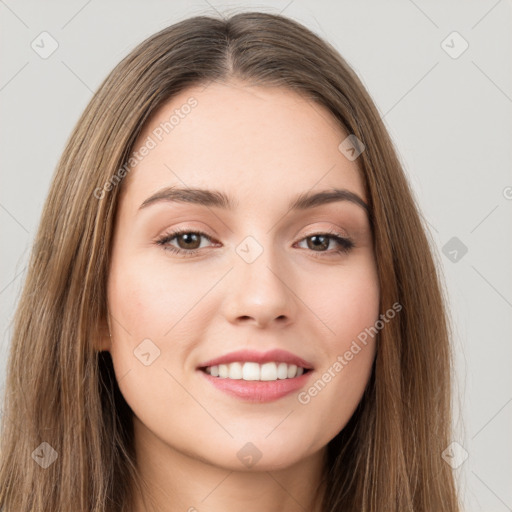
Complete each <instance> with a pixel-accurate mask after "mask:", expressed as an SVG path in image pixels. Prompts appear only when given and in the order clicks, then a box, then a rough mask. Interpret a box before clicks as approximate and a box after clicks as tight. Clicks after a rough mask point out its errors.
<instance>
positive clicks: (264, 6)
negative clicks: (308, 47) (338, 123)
mask: <svg viewBox="0 0 512 512" xmlns="http://www.w3.org/2000/svg"><path fill="white" fill-rule="evenodd" d="M511 7H512V4H511V2H510V1H505V0H501V1H496V0H485V1H478V2H477V1H470V2H468V1H464V2H459V1H457V2H456V1H452V2H449V3H448V2H446V1H436V2H432V1H431V2H426V1H420V0H415V1H412V0H401V1H387V2H378V1H376V0H374V1H371V2H368V1H359V2H356V1H351V2H348V1H338V2H334V1H327V0H323V1H312V0H309V1H301V0H292V1H290V0H284V1H276V2H260V3H255V2H224V3H220V2H217V1H215V2H213V1H212V2H206V1H193V2H185V1H177V2H170V1H156V0H153V1H145V2H142V1H133V0H132V1H108V2H106V1H102V2H100V1H99V0H89V1H84V0H80V1H53V2H44V3H43V2H40V1H18V2H15V1H14V0H4V1H2V0H0V17H1V18H0V20H1V21H0V23H1V28H0V38H1V46H0V54H1V59H2V60H1V62H2V66H1V70H0V105H1V119H2V123H1V127H0V129H1V138H0V141H1V150H0V156H1V188H0V223H1V224H0V225H1V233H0V241H1V246H2V259H1V266H0V272H1V273H0V298H1V301H0V322H1V323H0V328H1V333H2V337H1V342H0V357H1V365H0V384H1V386H2V388H3V385H4V378H5V359H6V356H7V351H8V348H9V342H10V335H11V327H10V320H11V318H12V314H13V311H14V308H15V305H16V301H17V298H18V297H19V293H20V289H21V285H22V282H23V279H24V276H25V270H26V264H27V260H28V256H29V249H30V244H31V243H32V241H33V237H34V235H35V232H36V228H37V226H38V222H39V217H40V214H41V210H42V206H43V202H44V200H45V197H46V194H47V191H48V187H49V183H50V179H51V176H52V173H53V171H54V169H55V166H56V163H57V160H58V158H59V156H60V154H61V152H62V150H63V149H64V145H65V143H66V140H67V138H68V136H69V134H70V132H71V130H72V128H73V126H74V124H75V122H76V121H77V119H78V117H79V115H80V114H81V112H82V111H83V109H84V108H85V106H86V104H87V103H88V101H89V100H90V98H91V96H92V92H93V91H94V90H96V88H97V87H98V86H99V85H100V83H101V81H102V80H103V79H104V77H105V76H106V75H107V74H108V72H109V71H110V70H111V69H112V68H113V67H114V66H115V64H117V63H118V62H119V60H121V58H122V57H124V56H125V55H126V54H127V53H128V52H129V51H130V50H131V49H132V48H133V47H134V46H135V45H136V44H137V43H139V42H140V41H142V40H143V39H145V38H146V37H147V36H149V35H151V34H153V33H154V32H156V31H158V30H160V29H162V28H164V27H165V26H168V25H170V24H172V23H175V22H176V21H179V20H182V19H184V18H187V17H189V16H192V15H197V14H215V12H216V11H217V10H218V11H220V12H221V13H223V14H230V13H232V12H239V11H242V10H248V9H255V10H264V11H267V12H274V13H279V12H282V13H283V14H285V15H287V16H290V17H292V18H294V19H296V20H298V21H300V22H302V23H303V24H305V25H306V26H308V27H309V28H311V29H312V30H313V31H315V32H316V33H317V34H318V35H320V36H321V37H324V38H326V39H327V40H328V41H330V42H331V43H332V44H333V45H334V46H335V47H336V48H337V49H338V50H339V51H340V53H341V54H342V55H343V56H344V57H345V58H346V59H347V60H348V62H349V63H350V64H351V65H352V66H353V67H354V69H355V70H356V72H357V73H358V74H359V76H360V77H361V79H362V80H363V83H364V84H365V85H366V87H367V88H368V91H369V92H370V94H371V95H372V97H373V99H374V101H375V102H376V104H377V107H378V108H379V110H380V112H381V114H382V116H383V117H384V119H385V123H386V125H387V127H388V129H389V131H390V134H391V136H392V138H393V140H394V142H395V144H396V147H397V149H398V152H399V154H400V157H401V160H402V162H403V164H404V166H405V169H406V172H407V174H408V177H409V179H410V181H411V184H412V186H413V189H414V191H415V193H416V195H417V198H418V201H419V204H420V207H421V208H422V211H423V214H424V217H425V219H426V222H427V223H428V226H429V229H430V232H431V234H432V237H433V240H434V242H435V244H436V250H437V253H438V257H439V262H440V265H441V266H442V271H443V272H444V274H445V276H446V284H447V289H448V293H449V296H450V302H451V308H452V318H453V322H454V326H455V338H454V346H455V351H456V370H457V386H456V390H455V391H456V394H455V399H454V400H455V407H456V409H455V413H456V416H455V428H456V430H455V435H454V439H453V440H454V441H456V442H458V443H459V444H460V445H461V447H463V448H462V449H463V450H466V451H467V453H468V455H469V456H468V458H467V460H466V461H465V462H464V463H463V464H462V465H461V466H459V467H458V468H457V469H454V472H455V473H456V477H457V480H458V481H460V488H461V490H462V494H463V496H464V502H465V505H466V510H468V511H470V512H476V511H486V512H488V511H497V512H500V511H506V510H512V508H511V507H512V486H511V485H510V483H511V482H512V467H511V465H512V463H511V461H512V441H511V435H510V432H512V430H511V428H510V427H511V424H512V403H511V402H512V385H511V381H512V377H511V373H512V372H511V362H512V360H511V353H512V349H511V343H510V332H511V327H512V322H511V319H512V315H511V312H512V286H511V283H512V279H511V273H512V270H511V269H512V265H510V262H511V254H512V242H511V236H510V235H511V233H512V230H511V224H512V222H511V219H512V216H511V211H512V175H511V172H510V170H511V160H512V158H511V142H512V139H511V135H512V133H511V132H512V122H511V111H512V73H511V66H512V58H511V39H512V36H511V33H512V32H511V28H512V23H511V13H512V9H511ZM43 31H47V32H49V33H50V34H51V36H52V37H53V38H54V39H55V40H56V41H57V42H58V45H59V46H58V48H57V50H56V51H55V52H54V53H53V54H52V55H51V56H50V57H48V58H47V59H43V58H41V57H40V56H39V55H38V54H37V53H36V52H35V51H34V50H33V49H32V48H31V43H32V41H34V40H36V43H37V41H40V39H38V36H39V34H40V33H41V32H43ZM453 31H457V32H458V33H459V34H460V35H461V36H462V37H463V38H464V40H466V41H467V43H468V44H469V47H468V49H467V50H466V51H465V52H464V53H463V54H462V55H460V56H459V57H458V58H452V57H451V56H450V55H449V54H448V53H447V52H446V51H445V49H447V50H449V51H451V52H452V53H453V52H454V51H457V50H458V49H460V48H461V44H462V42H461V41H460V40H457V39H453V36H452V37H451V38H448V40H447V41H446V42H445V43H444V45H443V46H442V42H443V40H445V39H446V38H447V36H448V35H449V34H451V33H452V32H453ZM39 44H41V43H39ZM450 46H451V47H452V48H451V50H450V49H449V47H450ZM452 237H457V239H458V240H459V241H460V242H461V243H463V244H464V245H465V246H466V247H467V248H468V252H467V253H466V254H465V255H463V256H462V257H461V254H462V253H461V252H460V251H459V252H458V253H457V258H458V259H457V261H451V259H450V258H449V257H448V256H449V250H452V249H450V247H448V249H445V252H446V253H447V255H446V256H445V254H443V252H442V249H443V247H444V246H445V244H446V243H447V242H448V241H449V240H450V239H451V238H452ZM457 243H458V242H457ZM450 257H451V258H452V259H453V257H454V253H452V255H451V256H450ZM27 356H29V354H28V355H27ZM460 450H461V449H459V451H460ZM460 453H464V452H462V451H460Z"/></svg>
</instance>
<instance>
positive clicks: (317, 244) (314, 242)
mask: <svg viewBox="0 0 512 512" xmlns="http://www.w3.org/2000/svg"><path fill="white" fill-rule="evenodd" d="M320 239H323V242H322V241H320V243H317V242H318V241H319V240H320ZM326 240H327V245H326ZM311 241H312V245H313V247H321V248H323V249H325V248H327V246H328V245H329V242H328V239H327V237H325V236H318V235H314V236H312V237H311Z"/></svg>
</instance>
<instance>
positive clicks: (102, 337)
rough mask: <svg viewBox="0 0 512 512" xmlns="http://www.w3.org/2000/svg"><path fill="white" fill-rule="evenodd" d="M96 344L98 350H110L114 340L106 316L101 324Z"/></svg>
mask: <svg viewBox="0 0 512 512" xmlns="http://www.w3.org/2000/svg"><path fill="white" fill-rule="evenodd" d="M94 345H95V348H96V350H97V351H98V352H104V351H107V352H110V349H111V346H112V340H111V338H110V329H109V326H108V321H107V319H106V318H104V319H103V320H102V321H101V323H100V325H99V328H98V334H97V337H96V340H95V343H94Z"/></svg>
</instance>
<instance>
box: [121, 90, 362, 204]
mask: <svg viewBox="0 0 512 512" xmlns="http://www.w3.org/2000/svg"><path fill="white" fill-rule="evenodd" d="M347 135H348V134H347V133H346V132H345V131H344V130H343V129H342V127H341V126H340V125H339V123H338V122H337V121H336V120H335V118H334V117H333V116H332V114H331V113H330V112H329V111H328V110H327V109H326V108H325V107H323V106H321V105H319V104H317V103H315V102H312V101H311V100H309V99H307V98H305V97H304V96H302V95H299V94H298V93H296V92H293V91H291V90H289V89H286V88H281V87H266V86H265V87H262V86H250V85H248V84H245V83H242V82H230V83H217V82H211V83H210V84H208V85H201V86H197V87H191V88H189V89H186V90H184V91H182V92H180V93H179V94H178V95H176V96H174V97H173V98H172V99H171V100H169V101H168V102H167V103H165V104H164V105H163V106H162V107H161V108H160V109H159V110H157V111H156V112H155V113H154V114H153V116H152V117H151V118H150V119H149V121H148V122H147V123H146V125H145V127H144V129H143V131H142V132H141V134H140V136H139V137H138V139H137V141H136V143H135V146H134V151H135V152H139V153H140V154H139V155H138V158H137V163H136V165H135V166H134V167H133V168H132V170H131V171H130V173H129V174H128V180H127V182H126V183H124V188H125V190H124V194H123V196H124V201H125V202H128V203H130V204H131V206H132V207H133V208H138V207H139V206H140V204H141V203H142V202H143V201H144V199H145V198H146V197H147V196H149V195H151V194H152V193H154V192H155V191H157V190H159V189H161V188H162V187H166V186H171V185H176V186H180V187H185V188H186V187H190V188H194V187H201V188H214V189H217V190H218V189H221V190H225V191H226V192H227V191H229V192H230V195H232V196H233V195H234V196H236V197H237V199H238V198H239V199H240V200H239V201H237V203H244V204H245V203H247V204H250V203H253V204H254V205H255V206H260V207H261V205H262V204H270V203H272V204H273V203H276V202H282V203H283V204H284V203H285V202H288V198H289V197H291V196H295V195H297V194H299V193H303V192H305V191H308V190H312V189H322V190H325V189H328V188H344V189H348V190H350V191H352V192H354V193H356V194H358V195H359V196H360V197H361V198H362V199H363V200H365V197H364V186H363V182H362V179H361V175H360V171H359V169H358V167H357V164H356V163H355V162H353V161H350V160H348V159H347V158H346V157H345V156H344V155H343V154H342V153H341V152H340V151H339V149H338V146H339V144H340V143H341V142H342V141H343V140H344V139H345V138H346V137H347ZM144 147H147V148H149V149H147V150H144V149H143V148H144ZM142 152H144V156H141V153H142ZM262 201H264V202H263V203H262Z"/></svg>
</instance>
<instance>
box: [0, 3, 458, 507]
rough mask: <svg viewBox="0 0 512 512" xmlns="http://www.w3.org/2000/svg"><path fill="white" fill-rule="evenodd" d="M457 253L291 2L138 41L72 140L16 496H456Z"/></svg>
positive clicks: (16, 363)
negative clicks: (450, 461) (450, 294)
mask: <svg viewBox="0 0 512 512" xmlns="http://www.w3.org/2000/svg"><path fill="white" fill-rule="evenodd" d="M448 334H449V333H448V321H447V315H446V311H445V306H444V299H443V294H442V289H441V287H440V279H439V277H438V275H437V271H436V267H435V265H434V261H433V257H432V253H431V249H430V246H429V242H428V239H427V237H426V234H425V230H424V228H423V226H422V223H421V220H420V214H419V212H418V208H417V207H416V205H415V202H414V199H413V196H412V193H411V190H410V188H409V185H408V184H407V181H406V179H405V177H404V173H403V170H402V169H401V166H400V163H399V161H398V159H397V157H396V154H395V151H394V149H393V146H392V143H391V141H390V139H389V136H388V134H387V132H386V130H385V128H384V126H383V124H382V122H381V120H380V118H379V115H378V112H377V110H376V108H375V106H374V105H373V102H372V100H371V99H370V97H369V95H368V93H367V92H366V91H365V89H364V87H363V85H362V84H361V82H360V81H359V79H358V78H357V76H356V75H355V73H354V72H353V71H352V70H351V69H350V67H349V66H348V65H347V63H346V62H345V61H344V60H343V58H342V57H340V56H339V54H337V52H336V51H335V50H334V49H333V48H332V47H331V46H329V45H328V44H327V43H326V42H324V41H322V40H320V39H319V38H318V37H317V36H315V35H314V34H313V33H311V32H310V31H308V30H307V29H306V28H305V27H303V26H301V25H300V24H298V23H296V22H294V21H292V20H290V19H287V18H285V17H283V16H276V15H270V14H264V13H255V12H248V13H241V14H237V15H234V16H232V17H230V18H229V19H226V20H218V19H214V18H209V17H204V16H200V17H194V18H190V19H187V20H184V21H182V22H180V23H177V24H175V25H173V26H171V27H168V28H166V29H164V30H162V31H161V32H159V33H157V34H155V35H154V36H152V37H150V38H149V39H147V40H146V41H144V42H143V43H142V44H140V45H139V46H138V47H137V48H136V49H135V50H133V51H132V52H131V53H130V54H129V55H128V56H127V57H126V58H125V59H123V61H122V62H121V63H120V64H119V65H118V66H117V67H116V68H115V69H114V70H113V71H112V73H111V74H110V75H109V76H108V77H107V79H106V80H105V82H104V83H103V84H102V85H101V87H100V88H99V90H98V92H97V93H96V95H95V96H94V98H93V99H92V100H91V102H90V104H89V106H88V107H87V109H86V110H85V112H84V114H83V116H82V118H81V119H80V120H79V122H78V124H77V126H76V128H75V130H74V132H73V134H72V136H71V138H70V140H69V142H68V145H67V147H66V149H65V151H64V154H63V156H62V158H61V161H60V162H59V165H58V168H57V171H56V174H55V176H54V179H53V183H52V186H51V189H50V192H49V196H48V199H47V202H46V205H45V208H44V212H43V215H42V219H41V225H40V228H39V232H38V235H37V240H36V245H35V247H34V250H33V253H32V259H31V264H30V270H29V272H28V275H27V280H26V283H25V287H24V290H23V294H22V297H21V299H20V303H19V306H18V309H17V312H16V317H15V328H14V334H13V339H12V347H11V354H10V360H9V364H8V377H7V391H6V401H5V407H4V420H5V421H4V422H3V432H2V455H1V457H2V458H1V460H2V466H1V470H0V506H1V507H2V509H3V510H5V511H8V512H11V511H16V512H28V511H36V510H37V511H42V510H52V511H53V510H55V511H57V510H73V511H79V510H80V511H84V512H85V511H97V512H99V511H102V512H103V511H121V510H126V511H135V512H142V511H145V510H148V511H149V510H158V511H175V510H190V511H192V510H211V511H213V510H221V509H222V510H239V509H240V508H243V509H244V510H246V511H251V510H256V509H257V510H267V511H274V510H276V511H277V510H280V511H295V510H308V511H315V512H319V511H332V512H334V511H349V510H352V511H356V510H357V511H365V512H370V511H371V512H376V511H379V512H382V511H388V510H389V511H391V510H393V511H400V512H402V511H406V510H411V511H412V510H414V511H425V512H426V511H433V510H444V511H453V512H455V511H457V510H458V504H457V497H456V492H455V486H454V481H453V476H452V473H451V469H450V467H449V466H448V465H447V464H446V463H445V462H444V461H443V460H442V458H441V453H442V451H443V450H444V449H445V448H446V447H447V446H448V444H449V442H450V396H449V390H450V350H449V336H448Z"/></svg>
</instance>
